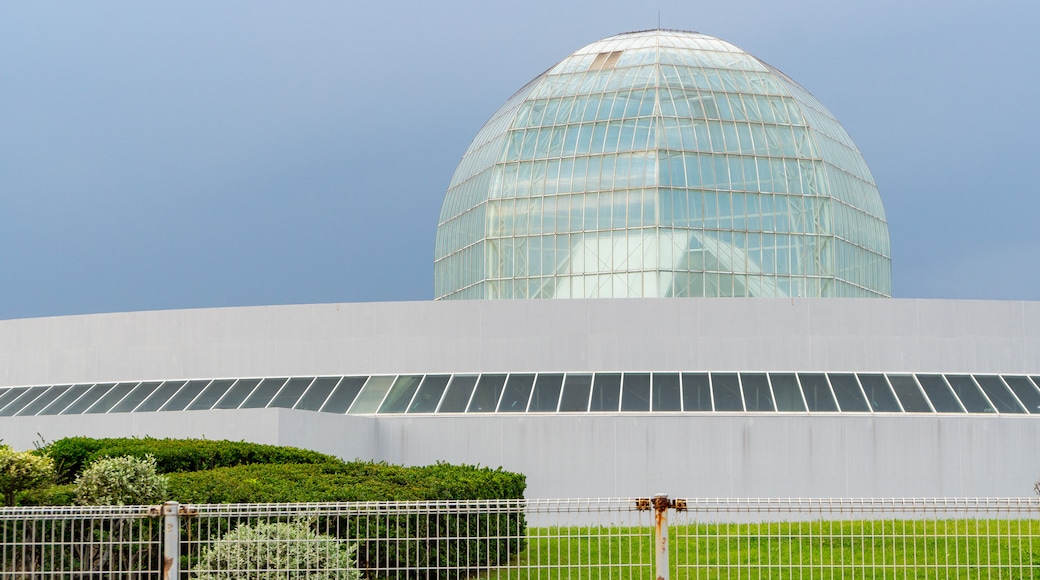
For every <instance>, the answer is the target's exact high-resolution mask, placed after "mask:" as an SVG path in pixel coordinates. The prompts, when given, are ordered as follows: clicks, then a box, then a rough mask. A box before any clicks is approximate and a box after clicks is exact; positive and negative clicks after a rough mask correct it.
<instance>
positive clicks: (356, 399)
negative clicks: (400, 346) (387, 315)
mask: <svg viewBox="0 0 1040 580" xmlns="http://www.w3.org/2000/svg"><path fill="white" fill-rule="evenodd" d="M1038 385H1040V377H1035V376H1034V377H1030V376H1025V375H987V374H974V375H973V374H934V373H920V374H909V373H791V372H776V373H773V372H753V373H741V372H634V373H633V372H599V373H483V374H430V375H422V374H412V375H378V376H326V377H313V376H312V377H257V378H241V379H214V380H209V379H201V380H200V379H194V380H173V381H149V382H140V383H139V382H123V383H98V384H79V385H38V386H31V387H6V388H0V417H12V416H19V417H24V416H34V415H36V416H42V415H79V414H100V413H151V412H159V413H165V412H180V411H202V410H233V409H260V408H284V409H297V410H301V411H318V412H324V413H334V414H351V415H405V414H416V415H419V414H427V415H428V414H437V415H443V416H449V415H458V414H473V415H477V414H517V413H541V414H545V413H553V414H556V413H559V414H573V413H598V414H603V413H643V414H646V413H698V414H703V413H749V414H759V413H779V414H785V413H809V414H814V413H850V414H871V413H896V414H903V413H910V414H922V413H923V414H937V413H938V414H962V415H965V414H991V415H997V414H999V415H1026V414H1037V415H1040V389H1038V388H1037V387H1038Z"/></svg>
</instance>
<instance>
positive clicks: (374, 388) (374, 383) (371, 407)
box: [322, 376, 397, 415]
mask: <svg viewBox="0 0 1040 580" xmlns="http://www.w3.org/2000/svg"><path fill="white" fill-rule="evenodd" d="M396 378H397V377H395V376H388V377H387V376H384V377H372V378H370V379H368V382H366V383H365V388H363V389H361V393H360V394H359V395H358V396H357V400H356V401H354V405H353V406H352V407H350V410H349V411H347V412H348V413H350V414H351V415H357V414H360V413H375V412H376V409H378V408H379V404H380V403H382V402H383V398H384V397H385V396H386V392H387V391H389V390H390V387H391V386H393V384H394V379H396ZM341 386H342V385H341ZM330 402H331V401H330ZM325 406H326V407H328V404H326V405H325ZM322 410H323V411H324V410H325V409H322Z"/></svg>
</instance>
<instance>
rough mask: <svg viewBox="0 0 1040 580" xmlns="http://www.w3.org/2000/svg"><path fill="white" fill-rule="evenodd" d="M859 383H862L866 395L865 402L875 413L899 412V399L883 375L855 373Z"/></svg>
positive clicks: (900, 410)
mask: <svg viewBox="0 0 1040 580" xmlns="http://www.w3.org/2000/svg"><path fill="white" fill-rule="evenodd" d="M856 376H858V377H859V383H860V384H861V385H863V392H864V393H866V395H867V402H868V403H870V408H871V409H874V412H875V413H899V412H902V410H903V409H901V408H900V407H899V401H897V400H896V396H895V394H894V393H892V388H891V387H889V386H888V381H887V380H886V379H885V375H856Z"/></svg>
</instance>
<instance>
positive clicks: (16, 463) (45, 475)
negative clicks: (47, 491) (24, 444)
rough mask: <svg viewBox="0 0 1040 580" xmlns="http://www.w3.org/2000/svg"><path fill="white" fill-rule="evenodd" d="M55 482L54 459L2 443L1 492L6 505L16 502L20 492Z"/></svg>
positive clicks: (0, 458)
mask: <svg viewBox="0 0 1040 580" xmlns="http://www.w3.org/2000/svg"><path fill="white" fill-rule="evenodd" d="M52 483H54V461H53V460H52V459H51V458H50V457H41V456H39V455H36V454H35V453H32V452H30V451H15V450H14V449H11V447H10V446H8V445H0V494H3V500H4V505H7V506H12V505H14V504H15V497H16V496H17V494H18V492H20V491H24V490H30V489H35V488H41V487H45V486H47V485H50V484H52Z"/></svg>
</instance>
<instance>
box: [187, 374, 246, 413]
mask: <svg viewBox="0 0 1040 580" xmlns="http://www.w3.org/2000/svg"><path fill="white" fill-rule="evenodd" d="M233 384H235V379H220V380H219V381H213V382H212V383H210V384H209V386H208V387H206V388H205V389H204V390H203V391H202V394H200V395H199V396H198V397H196V398H195V400H194V401H192V402H191V404H190V405H188V410H189V411H199V410H203V409H212V408H213V404H214V403H216V402H217V401H219V400H220V398H221V397H223V396H224V393H226V392H227V391H228V389H230V388H231V385H233Z"/></svg>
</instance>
